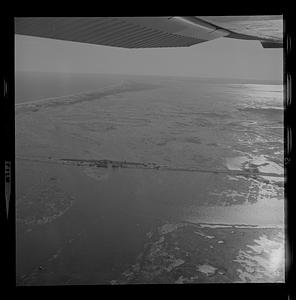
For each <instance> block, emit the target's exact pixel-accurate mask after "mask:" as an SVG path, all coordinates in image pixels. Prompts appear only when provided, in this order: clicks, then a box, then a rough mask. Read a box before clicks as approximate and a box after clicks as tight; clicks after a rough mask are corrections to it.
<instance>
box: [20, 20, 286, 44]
mask: <svg viewBox="0 0 296 300" xmlns="http://www.w3.org/2000/svg"><path fill="white" fill-rule="evenodd" d="M282 22H283V21H282V16H229V17H227V16H202V17H198V16H191V17H86V18H84V17H81V18H78V17H42V18H37V17H18V18H15V34H20V35H29V36H36V37H43V38H51V39H58V40H66V41H73V42H80V43H88V44H97V45H105V46H113V47H122V48H159V47H188V46H192V45H195V44H199V43H203V42H207V41H210V40H213V39H217V38H221V37H226V38H235V39H246V40H257V41H259V42H261V44H262V46H263V47H264V48H282V47H283V37H282V35H283V33H282V32H283V30H282Z"/></svg>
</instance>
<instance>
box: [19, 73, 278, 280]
mask: <svg viewBox="0 0 296 300" xmlns="http://www.w3.org/2000/svg"><path fill="white" fill-rule="evenodd" d="M25 77H26V78H25ZM16 95H17V96H16V158H17V166H16V184H17V186H16V188H17V281H18V284H20V285H23V284H28V285H30V284H32V285H36V284H101V283H112V282H113V283H114V282H116V281H117V280H119V279H120V278H121V277H122V276H125V275H126V274H131V273H133V272H134V271H129V272H127V270H129V268H130V267H131V266H133V265H136V266H137V265H146V264H147V261H148V262H149V261H150V262H151V255H152V254H151V255H150V254H149V251H147V250H145V249H146V248H145V247H146V246H145V245H147V236H148V237H149V236H152V239H153V234H151V232H153V230H155V228H164V227H163V226H171V227H169V228H175V229H174V230H176V231H174V230H172V232H171V231H170V232H169V233H168V234H171V233H172V234H173V233H174V232H175V233H174V234H175V237H174V238H178V231H177V230H178V228H180V226H179V225H178V224H182V222H190V223H193V224H200V225H198V226H201V225H202V226H203V227H202V226H201V228H199V230H200V232H201V230H205V229H202V228H205V226H210V225H211V226H212V228H213V229H211V230H214V232H211V233H202V234H201V235H200V236H202V237H203V236H205V237H207V236H216V235H219V234H220V235H221V236H224V237H225V236H226V237H225V241H227V240H229V242H230V241H231V237H230V236H231V234H232V233H231V231H229V232H228V233H227V234H226V233H224V231H221V230H233V227H231V226H236V227H235V228H236V229H235V230H236V231H237V232H236V233H237V235H238V236H239V238H238V239H237V244H235V243H234V244H233V245H232V247H234V249H236V248H235V247H237V249H236V250H235V251H237V253H236V254H235V255H234V257H229V251H228V250H227V249H228V248H227V247H228V246H227V242H225V243H224V241H222V242H221V243H220V242H219V243H218V244H219V247H222V248H221V249H220V250H219V251H220V256H221V257H222V258H223V257H224V258H225V259H226V258H227V259H228V260H230V261H229V267H228V268H229V269H230V271H229V272H230V273H229V277H227V278H226V277H223V278H218V277H217V278H216V277H211V276H212V274H210V273H212V271H211V272H201V270H204V268H203V267H202V266H205V265H206V266H207V270H208V269H210V270H213V272H214V270H219V267H218V266H208V261H209V259H210V260H211V259H214V260H215V259H217V256H215V253H216V252H215V251H213V252H207V253H212V254H211V255H213V257H214V258H213V257H212V258H209V257H208V256H204V261H199V262H198V266H199V267H198V268H197V271H196V272H201V273H205V274H206V275H205V276H210V277H209V278H210V279H202V280H205V281H206V282H207V280H217V281H219V280H220V281H222V282H229V281H227V280H230V279H229V278H231V281H235V280H236V279H235V278H236V277H237V280H240V279H241V280H243V281H244V280H245V281H246V280H247V281H248V280H249V279H250V278H251V279H250V280H251V281H258V280H259V281H260V280H261V281H272V282H273V281H277V280H280V281H281V280H283V279H282V276H283V275H282V273H281V275H279V273H278V270H275V274H277V275H274V277H272V276H271V277H270V276H269V275H268V276H267V275H266V274H267V273H268V272H265V273H264V272H263V273H260V272H259V271H258V274H257V275H256V274H255V273H254V272H253V271H252V272H253V273H252V272H251V271H250V268H249V267H248V265H247V263H246V260H248V261H249V260H251V258H250V257H251V256H252V255H251V254H250V253H249V252H247V250H248V246H247V245H253V244H254V243H256V241H261V240H264V241H266V239H268V238H270V234H271V233H270V232H271V231H272V230H279V228H280V230H283V228H284V188H283V186H284V185H283V182H284V179H283V170H284V165H283V155H284V151H283V150H284V149H283V86H282V85H272V84H271V85H268V84H258V83H256V84H250V83H248V84H242V83H232V82H219V81H216V82H213V81H207V80H198V79H194V78H174V77H153V76H142V77H141V76H123V75H102V74H100V75H81V74H80V75H77V74H76V75H75V74H71V75H65V74H62V75H61V74H60V75H57V74H40V73H39V74H36V73H35V74H29V75H28V74H27V75H25V74H22V75H20V74H19V76H18V75H17V80H16ZM63 159H68V160H70V161H71V160H72V162H70V163H67V164H64V163H63ZM90 160H110V161H120V162H123V163H125V162H128V163H130V164H128V166H135V164H134V165H133V164H132V163H139V164H142V165H148V166H150V164H154V166H157V168H156V167H155V168H144V169H143V168H142V169H141V168H134V167H133V168H129V167H128V168H126V169H124V168H112V167H110V166H109V167H108V168H97V167H95V166H94V165H92V164H91V163H89V161H90ZM73 162H74V163H73ZM149 163H150V164H149ZM165 224H171V225H165ZM209 224H210V225H209ZM254 226H255V227H256V230H255V231H252V228H253V227H254ZM206 228H208V227H206ZM219 228H220V229H219ZM221 228H222V229H221ZM225 228H226V229H225ZM227 228H230V229H227ZM245 228H247V229H245ZM215 230H216V231H215ZM244 230H249V231H248V233H246V232H245V231H244ZM267 231H268V232H267ZM159 232H162V231H161V230H160V231H159ZM250 232H251V233H250ZM244 234H246V236H250V237H251V236H252V240H247V238H245V239H244V238H241V237H240V235H242V236H243V235H244ZM262 236H263V237H264V238H262ZM271 236H272V235H271ZM192 239H193V238H192ZM164 240H165V239H164V238H162V239H160V240H159V241H160V242H159V243H158V244H157V245H158V246H157V247H159V245H160V244H161V243H162V242H164ZM190 240H191V238H190V237H189V239H188V241H190ZM242 241H243V242H242ZM244 243H245V244H244ZM274 243H279V242H278V241H277V242H275V241H273V242H270V243H268V242H266V243H264V245H267V246H266V247H269V246H268V245H274ZM183 244H184V245H185V244H187V243H186V242H185V243H184V242H183ZM224 244H225V245H224ZM280 246H281V247H280V248H279V249H282V248H283V247H282V244H280ZM204 247H205V246H204ZM223 247H225V248H223ZM242 247H246V249H243V248H242ZM262 247H263V246H262ZM152 248H153V247H152ZM37 249H38V251H37ZM269 250H270V249H267V250H266V251H267V252H266V253H271V252H272V251H269ZM170 251H173V249H170ZM235 251H234V252H235ZM239 251H245V252H243V254H242V252H239ZM145 253H146V254H145ZM147 253H148V254H147ZM157 253H158V254H157ZM157 253H156V254H155V253H154V254H153V255H154V256H155V255H156V256H157V255H160V254H159V253H161V251H158V252H157ZM194 253H195V252H194V251H193V252H192V253H190V255H192V257H194ZM272 253H273V252H272ZM280 254H281V253H280ZM145 255H146V256H147V255H148V257H146V258H145ZM149 255H150V256H149ZM161 255H162V254H161ZM174 255H175V258H176V260H175V262H171V267H167V269H166V270H170V271H169V273H170V274H171V272H175V268H177V266H178V268H179V267H180V266H179V264H180V263H181V262H183V261H186V259H185V258H184V257H183V258H182V259H181V258H180V257H178V256H177V255H176V254H174ZM207 255H208V254H207ZM223 255H224V256H223ZM254 255H255V254H254ZM256 255H257V254H256ZM154 256H153V257H154ZM161 257H163V256H160V257H159V259H160V260H161ZM200 257H201V258H202V257H203V256H202V255H201V256H200ZM256 259H257V260H258V261H260V259H258V257H257V256H256ZM265 259H266V257H265ZM139 260H142V261H140V262H139ZM155 261H158V260H157V259H156V260H155ZM155 261H154V260H153V262H151V263H150V265H151V264H153V265H154V264H155ZM234 261H236V262H235V263H234ZM238 263H239V264H241V266H240V268H238V267H237V264H238ZM254 264H255V265H256V263H254ZM200 266H201V267H200ZM154 267H156V268H157V266H155V265H154ZM260 268H261V269H262V266H259V265H258V270H259V269H260ZM261 269H260V270H261ZM137 272H138V273H137V274H138V275H137V276H138V280H139V281H140V282H141V280H143V282H144V283H145V282H146V281H149V280H150V279H149V280H148V279H147V278H146V277H145V276H146V275H145V276H144V275H143V274H142V273H141V272H140V273H141V274H140V275H139V271H137ZM176 272H177V271H176ZM178 272H179V271H178ZM217 272H218V271H217ZM250 272H251V273H252V274H251V273H250ZM276 272H277V273H276ZM185 273H186V272H185ZM185 273H184V274H185ZM208 273H209V274H208ZM222 273H223V272H222ZM222 273H221V274H222ZM122 274H125V275H122ZM145 274H146V273H145ZM184 274H183V273H182V276H183V277H182V278H181V279H180V278H179V279H178V278H176V280H177V279H178V280H179V281H182V282H183V281H184V280H185V279H184V278H185V277H184V276H185V275H184ZM217 274H218V273H217ZM235 274H236V275H235ZM250 274H251V275H250ZM262 274H263V275H262ZM195 275H196V274H194V276H192V278H198V276H195ZM141 276H142V277H141ZM143 276H144V277H143ZM151 276H152V275H151ZM151 276H150V277H151ZM157 276H158V275H157ZM165 276H167V277H166V278H167V279H166V280H169V279H168V278H170V277H169V275H165ZM217 276H218V275H217ZM219 276H220V275H219ZM221 276H222V275H221ZM223 276H224V275H223ZM262 276H263V277H262ZM125 277H128V278H129V277H130V276H125ZM150 277H149V278H150ZM139 278H140V279H139ZM141 278H142V279H141ZM143 278H146V279H143ZM211 278H216V279H211ZM246 278H247V279H246ZM155 280H156V279H155ZM159 280H160V279H159ZM161 280H164V279H163V277H162V279H161ZM178 280H177V281H178ZM186 280H187V279H186ZM186 280H185V281H186ZM198 280H201V279H198ZM156 281H157V280H156ZM149 282H150V281H149Z"/></svg>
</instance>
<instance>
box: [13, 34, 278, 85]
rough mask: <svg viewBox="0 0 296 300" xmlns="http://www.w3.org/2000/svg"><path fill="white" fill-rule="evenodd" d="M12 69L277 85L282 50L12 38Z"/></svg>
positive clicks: (236, 44) (229, 43) (226, 43)
mask: <svg viewBox="0 0 296 300" xmlns="http://www.w3.org/2000/svg"><path fill="white" fill-rule="evenodd" d="M15 70H16V72H18V71H43V72H69V73H116V74H139V75H169V76H192V77H213V78H215V77H218V78H235V79H254V80H272V81H274V80H277V81H281V80H282V77H283V50H282V49H264V48H263V47H262V46H261V44H260V42H258V41H246V40H236V39H231V38H219V39H216V40H212V41H209V42H205V43H201V44H197V45H193V46H191V47H180V48H154V49H125V48H116V47H109V46H100V45H91V44H84V43H77V42H70V41H60V40H54V39H47V38H37V37H30V36H22V35H15Z"/></svg>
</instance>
